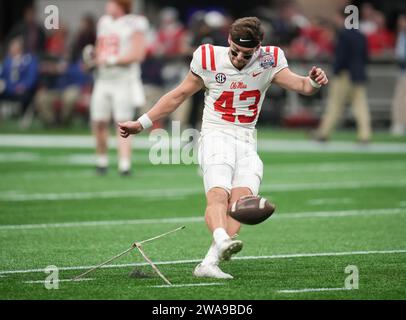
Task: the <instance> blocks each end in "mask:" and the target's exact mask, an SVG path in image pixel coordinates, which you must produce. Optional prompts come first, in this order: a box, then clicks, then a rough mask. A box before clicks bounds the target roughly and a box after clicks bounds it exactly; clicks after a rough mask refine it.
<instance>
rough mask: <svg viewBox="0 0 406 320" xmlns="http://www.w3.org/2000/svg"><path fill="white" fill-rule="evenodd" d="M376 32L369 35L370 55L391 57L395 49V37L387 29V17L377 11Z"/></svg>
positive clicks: (374, 16) (374, 18)
mask: <svg viewBox="0 0 406 320" xmlns="http://www.w3.org/2000/svg"><path fill="white" fill-rule="evenodd" d="M373 21H374V22H375V26H376V28H375V30H374V31H372V32H370V33H369V34H367V42H368V53H369V55H370V56H371V57H382V56H389V55H390V56H391V55H392V52H393V49H394V47H395V35H394V33H393V32H392V31H390V30H389V29H388V28H387V27H386V18H385V15H384V14H383V13H382V12H380V11H375V14H374V15H373Z"/></svg>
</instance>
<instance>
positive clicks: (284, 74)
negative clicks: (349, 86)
mask: <svg viewBox="0 0 406 320" xmlns="http://www.w3.org/2000/svg"><path fill="white" fill-rule="evenodd" d="M272 82H273V83H276V84H277V85H279V86H281V87H282V88H284V89H287V90H293V91H296V92H298V93H300V94H303V95H307V96H309V95H312V94H315V93H316V92H317V91H318V90H319V89H320V87H321V86H325V85H326V84H327V83H328V78H327V75H326V73H325V72H324V70H323V69H321V68H318V67H315V66H313V67H312V68H311V69H310V71H309V74H308V76H307V77H303V76H300V75H298V74H296V73H294V72H292V71H291V70H290V69H289V68H285V69H282V70H281V71H279V72H278V73H277V74H276V75H275V77H274V79H273V80H272Z"/></svg>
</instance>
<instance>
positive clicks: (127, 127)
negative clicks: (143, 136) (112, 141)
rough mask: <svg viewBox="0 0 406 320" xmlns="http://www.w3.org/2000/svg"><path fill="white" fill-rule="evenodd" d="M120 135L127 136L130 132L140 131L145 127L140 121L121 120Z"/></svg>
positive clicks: (119, 124) (119, 125)
mask: <svg viewBox="0 0 406 320" xmlns="http://www.w3.org/2000/svg"><path fill="white" fill-rule="evenodd" d="M118 128H119V130H120V136H122V137H123V138H127V137H128V136H129V135H130V134H137V133H140V132H141V131H142V130H143V129H144V128H143V127H142V125H141V123H140V122H139V121H126V122H119V123H118Z"/></svg>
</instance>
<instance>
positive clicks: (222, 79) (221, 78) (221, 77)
mask: <svg viewBox="0 0 406 320" xmlns="http://www.w3.org/2000/svg"><path fill="white" fill-rule="evenodd" d="M226 80H227V78H226V75H225V74H224V73H217V74H216V81H217V82H218V83H224V82H226Z"/></svg>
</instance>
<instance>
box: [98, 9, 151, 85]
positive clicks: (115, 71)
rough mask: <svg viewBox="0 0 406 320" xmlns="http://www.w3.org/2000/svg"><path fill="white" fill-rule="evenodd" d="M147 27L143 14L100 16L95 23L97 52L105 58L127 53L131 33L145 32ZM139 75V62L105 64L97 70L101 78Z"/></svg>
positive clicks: (129, 48)
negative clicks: (126, 64) (115, 16)
mask: <svg viewBox="0 0 406 320" xmlns="http://www.w3.org/2000/svg"><path fill="white" fill-rule="evenodd" d="M148 28H149V22H148V20H147V18H145V17H144V16H140V15H133V14H127V15H125V16H122V17H120V18H118V19H113V18H112V17H111V16H109V15H104V16H102V17H101V18H100V19H99V22H98V24H97V54H98V55H100V56H101V57H102V58H105V59H107V58H111V57H114V58H119V57H122V56H125V55H127V54H129V52H130V50H131V46H132V44H131V42H132V40H131V39H132V36H133V34H134V33H135V32H144V33H145V32H146V31H147V30H148ZM140 75H141V71H140V66H139V63H133V64H131V65H130V66H105V67H101V68H99V70H98V77H99V78H103V79H114V78H117V77H120V78H122V77H128V76H137V77H140Z"/></svg>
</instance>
